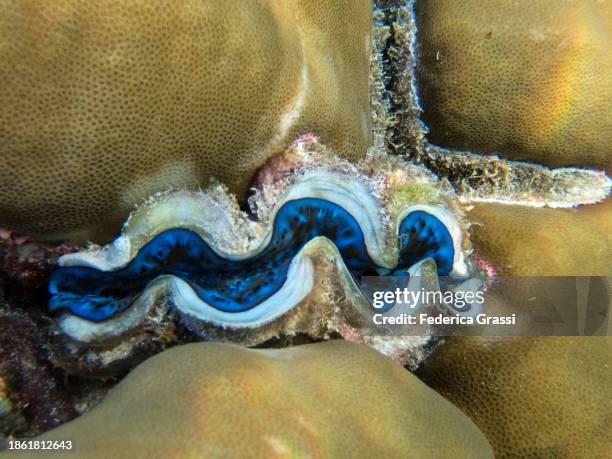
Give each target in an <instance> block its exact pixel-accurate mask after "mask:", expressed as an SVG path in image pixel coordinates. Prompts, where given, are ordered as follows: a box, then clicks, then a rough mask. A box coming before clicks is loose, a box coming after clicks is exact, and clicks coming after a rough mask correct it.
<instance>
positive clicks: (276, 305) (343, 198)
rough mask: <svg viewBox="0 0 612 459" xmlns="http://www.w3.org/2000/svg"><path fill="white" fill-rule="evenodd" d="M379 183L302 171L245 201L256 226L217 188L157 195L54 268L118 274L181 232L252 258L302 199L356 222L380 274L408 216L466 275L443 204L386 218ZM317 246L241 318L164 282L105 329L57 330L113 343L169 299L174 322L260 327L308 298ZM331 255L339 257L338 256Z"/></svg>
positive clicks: (458, 233) (390, 261) (170, 279)
mask: <svg viewBox="0 0 612 459" xmlns="http://www.w3.org/2000/svg"><path fill="white" fill-rule="evenodd" d="M347 170H348V172H347ZM383 182H384V174H375V175H374V177H371V176H369V175H366V174H365V173H362V172H359V171H358V170H357V169H356V168H354V167H351V168H349V169H345V170H332V169H329V168H326V167H324V166H317V167H314V168H311V169H309V170H303V171H300V173H299V174H295V175H294V176H293V177H292V178H291V179H290V180H289V181H288V182H283V183H282V184H281V185H280V186H277V187H276V188H275V189H271V190H270V191H269V192H266V190H263V191H261V192H260V195H259V197H258V199H259V201H257V200H253V201H252V202H251V201H249V204H250V205H251V208H252V209H251V212H252V214H257V216H258V220H257V221H253V220H252V219H251V217H250V216H249V214H247V213H246V212H244V211H241V210H239V207H238V204H237V201H236V200H235V198H234V197H233V196H231V195H229V194H228V193H227V192H226V191H225V189H224V188H223V187H221V186H217V187H216V188H215V187H212V188H211V189H210V190H209V191H206V192H202V191H200V192H190V191H185V190H183V191H174V192H168V193H162V194H159V195H157V196H155V197H153V198H152V199H151V200H149V202H147V203H146V204H145V205H144V206H142V207H140V208H139V209H137V210H136V211H135V212H133V213H132V215H131V216H130V217H129V218H128V221H127V222H126V224H125V225H124V227H123V230H122V233H121V235H120V236H119V237H118V238H117V239H115V240H114V241H113V242H112V243H111V244H109V245H106V246H104V247H92V248H90V249H88V250H84V251H82V252H78V253H73V254H68V255H64V256H63V257H61V258H60V259H59V261H58V264H59V265H60V266H64V267H68V266H86V267H91V268H96V269H99V270H101V271H113V270H117V269H121V268H122V267H124V266H126V265H127V264H128V263H129V262H130V260H131V259H132V258H133V257H134V255H135V254H136V253H137V251H138V250H140V249H141V248H142V246H144V244H146V243H147V242H149V241H150V240H151V239H153V238H154V237H155V236H156V235H157V234H159V233H161V232H163V231H165V230H168V229H171V228H181V227H182V228H188V229H191V230H193V231H195V232H196V233H197V234H198V235H199V236H200V237H202V239H203V240H204V241H206V242H207V243H208V244H209V245H210V247H211V248H212V249H213V250H214V251H215V252H216V253H217V254H218V255H220V256H222V257H224V258H226V259H229V260H241V259H245V258H251V257H253V256H255V255H257V254H258V253H260V252H261V251H263V250H264V249H265V248H266V247H267V246H268V244H269V242H270V240H271V237H272V233H273V222H274V220H275V218H276V215H277V213H278V212H279V210H280V209H281V208H282V206H283V205H284V204H285V203H287V202H288V201H292V200H297V199H301V198H319V199H324V200H327V201H329V202H332V203H334V204H337V205H339V206H341V207H342V208H344V209H345V210H346V211H347V212H349V213H350V215H351V216H353V218H355V220H356V221H357V223H358V224H359V226H360V228H361V230H362V232H363V235H364V241H365V244H366V249H367V251H368V254H369V256H370V258H371V259H372V261H373V262H374V263H375V264H376V265H378V266H379V267H381V268H387V269H392V268H394V267H395V266H396V264H397V258H398V247H397V238H398V235H397V229H398V228H399V225H400V223H401V221H402V220H403V219H404V218H405V217H406V216H407V215H408V214H409V213H411V212H413V211H424V212H427V213H429V214H431V215H433V216H434V217H436V218H438V219H439V220H440V221H441V222H442V223H443V224H444V225H445V226H446V228H447V229H448V231H449V233H450V235H451V237H452V240H453V249H454V259H453V269H452V271H451V273H450V276H452V277H458V278H462V277H465V276H467V275H468V274H469V271H470V269H469V268H468V264H467V263H466V260H465V256H466V254H465V252H464V250H463V249H462V245H463V237H464V234H463V231H462V229H461V226H460V224H459V221H458V220H457V218H456V217H455V216H454V214H453V213H451V211H450V210H448V209H447V208H446V205H445V204H444V203H443V201H441V202H440V203H439V204H436V205H432V204H422V203H420V204H419V203H406V207H405V208H404V209H403V210H402V211H401V212H400V213H399V214H397V211H393V215H390V211H389V210H388V209H387V208H386V207H385V202H388V201H387V200H386V196H384V194H385V193H386V192H385V191H384V184H383ZM429 185H430V186H431V185H432V183H429ZM381 190H383V191H382V192H381ZM381 195H383V196H381ZM321 239H323V240H325V241H327V243H330V244H331V241H329V240H328V239H326V238H324V237H317V238H314V239H313V240H311V241H309V242H308V243H307V244H305V245H304V247H302V249H301V250H300V251H299V252H298V253H297V254H296V255H295V256H294V258H293V259H292V261H291V264H290V267H289V271H288V273H287V279H286V281H285V283H284V284H283V285H282V287H281V288H280V290H279V291H277V292H276V293H275V294H273V295H272V296H270V297H269V298H268V299H266V300H265V301H263V302H262V303H261V304H259V305H257V306H256V307H254V308H252V309H250V310H248V311H243V312H237V313H228V312H223V311H220V310H218V309H216V308H214V307H212V306H211V305H209V304H207V303H206V302H205V301H203V300H202V299H201V298H200V297H199V296H198V295H197V294H196V292H195V291H194V290H193V289H192V288H191V286H190V285H189V284H188V283H187V282H185V281H184V280H182V279H180V278H178V277H175V276H168V275H165V276H160V277H158V278H156V279H154V280H152V281H151V282H150V283H149V284H148V285H147V286H146V287H145V289H144V291H143V292H142V293H141V294H140V296H139V297H138V298H137V299H136V300H135V302H134V303H133V304H132V305H131V306H130V307H129V308H128V309H127V310H125V311H123V312H122V313H120V314H117V315H116V316H115V317H112V318H110V319H108V320H106V321H104V322H92V321H89V320H87V319H82V318H80V317H77V316H74V315H71V314H69V313H64V314H62V315H61V316H60V319H59V325H60V328H61V329H62V330H63V332H64V333H66V334H67V335H69V336H70V337H72V338H74V339H76V340H78V341H83V342H93V341H96V340H97V339H100V338H112V337H118V336H121V335H122V334H124V333H126V332H128V331H129V330H131V329H133V328H134V327H135V326H137V325H138V324H139V323H141V322H142V321H143V320H144V319H146V317H147V315H148V314H149V311H150V310H151V307H152V306H154V303H155V301H156V300H157V299H159V298H166V299H169V304H170V305H171V306H173V307H174V308H175V309H176V310H177V312H178V313H179V315H184V316H187V317H189V318H193V319H195V320H197V321H201V322H203V323H206V324H210V325H213V326H216V327H219V328H228V329H237V330H240V329H246V328H257V327H260V326H262V325H266V324H268V323H270V322H272V321H274V320H275V319H277V318H279V317H281V316H283V315H284V314H286V313H288V311H289V310H291V309H293V308H294V307H295V306H297V305H298V304H299V303H300V302H302V301H303V300H304V299H305V298H306V297H307V296H308V294H309V293H311V291H312V288H313V285H314V281H315V274H316V273H315V268H314V266H313V264H312V260H311V256H310V255H305V253H306V252H305V250H306V249H307V247H314V246H313V245H312V244H314V243H315V241H317V240H321ZM337 256H338V257H340V255H339V253H338V255H337ZM337 261H338V265H339V266H340V269H341V270H342V271H343V272H345V273H346V274H347V275H348V271H347V268H346V266H344V264H343V263H342V261H341V258H339V259H338V260H337ZM415 266H416V265H415ZM344 277H346V276H344ZM348 277H351V276H348ZM351 279H352V278H351Z"/></svg>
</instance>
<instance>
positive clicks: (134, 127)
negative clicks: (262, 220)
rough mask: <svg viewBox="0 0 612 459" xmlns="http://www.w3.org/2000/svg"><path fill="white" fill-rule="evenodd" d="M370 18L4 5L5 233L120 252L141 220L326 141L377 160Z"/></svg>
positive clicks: (1, 186) (341, 6)
mask: <svg viewBox="0 0 612 459" xmlns="http://www.w3.org/2000/svg"><path fill="white" fill-rule="evenodd" d="M370 29H371V5H370V2H368V1H365V0H360V1H342V2H338V1H333V2H328V1H318V0H310V1H295V0H292V1H284V2H277V1H266V0H259V1H256V0H252V1H244V2H241V4H240V8H239V9H237V8H229V7H228V6H227V5H226V4H224V3H222V2H218V1H214V0H206V1H201V0H191V1H186V2H179V3H176V2H174V3H172V2H164V3H155V4H151V3H150V2H147V1H142V0H130V1H128V2H125V1H118V0H105V1H101V2H81V1H76V0H61V1H53V2H51V1H46V2H42V3H41V2H34V1H30V0H27V1H23V2H17V3H15V2H10V1H2V2H0V42H1V43H2V47H1V48H0V81H2V85H3V88H2V91H1V93H0V107H2V109H1V110H0V139H1V140H2V141H1V142H0V215H1V219H0V220H1V221H0V224H1V225H5V226H7V227H9V228H11V229H16V230H20V231H23V232H27V233H30V234H38V235H42V236H44V237H45V238H73V239H80V240H82V239H87V238H92V239H97V240H108V239H110V237H111V236H112V235H113V233H115V232H116V231H118V229H119V226H120V223H121V221H122V219H123V218H124V217H125V216H126V215H127V213H128V212H129V211H130V210H131V209H132V208H133V206H134V205H135V204H137V203H139V202H141V201H142V200H143V199H144V198H147V197H148V196H150V195H151V194H153V193H155V192H158V191H162V190H165V189H167V188H169V187H175V188H180V187H189V188H198V187H203V186H206V185H207V184H208V180H209V178H210V177H216V178H217V179H219V180H221V181H223V182H225V183H226V184H227V185H228V187H229V188H230V190H231V191H233V192H237V193H238V194H240V195H244V193H245V191H246V190H247V187H248V186H249V183H250V180H251V177H252V175H253V173H254V172H255V171H256V169H257V168H258V167H259V166H261V165H262V164H263V163H264V162H265V161H266V160H267V159H268V158H270V157H271V156H272V155H273V154H275V153H277V152H278V151H279V150H282V149H283V148H284V147H286V146H287V144H288V143H289V142H290V141H291V140H292V139H293V138H294V137H296V136H298V135H300V134H303V133H306V132H316V133H317V134H318V135H319V136H320V138H321V140H322V141H323V142H325V143H327V144H328V145H330V146H331V147H333V148H334V150H335V151H337V152H338V153H339V154H342V155H344V156H346V157H349V158H353V159H355V158H358V157H361V156H363V155H364V154H365V151H366V148H367V146H368V145H369V141H370V140H369V136H370V134H369V105H368V68H369V60H370Z"/></svg>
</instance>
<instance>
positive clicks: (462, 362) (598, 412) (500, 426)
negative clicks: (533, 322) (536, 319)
mask: <svg viewBox="0 0 612 459" xmlns="http://www.w3.org/2000/svg"><path fill="white" fill-rule="evenodd" d="M611 356H612V338H611V337H581V338H573V337H519V338H479V337H454V338H449V339H448V341H447V343H445V344H444V345H443V346H441V347H440V348H439V349H438V350H437V351H436V352H435V353H434V354H433V356H432V357H431V358H430V359H429V360H427V362H426V363H425V365H424V366H423V367H422V368H420V369H419V371H418V372H417V374H418V376H419V377H421V378H423V379H424V380H425V382H426V383H427V384H429V385H430V386H431V387H433V388H434V389H435V390H436V391H438V392H440V393H441V394H442V395H444V396H445V397H447V398H448V399H449V400H450V401H452V402H453V403H455V404H456V405H457V406H459V407H460V408H461V409H462V410H463V411H464V412H465V413H466V414H468V415H469V416H470V417H471V418H472V420H473V421H474V422H475V423H476V424H477V425H478V426H479V427H480V428H481V429H482V430H483V432H484V433H485V435H487V437H488V439H489V440H490V441H491V444H492V446H493V449H494V450H495V454H496V457H500V458H506V457H512V458H527V457H529V458H532V457H541V458H548V457H550V458H558V457H563V458H584V457H593V458H595V457H601V458H603V457H610V456H611V455H612V430H610V419H611V416H612V409H611V406H610V396H611V395H612V394H611V392H610V380H611V379H612V365H611V364H610V363H611V362H610V360H611Z"/></svg>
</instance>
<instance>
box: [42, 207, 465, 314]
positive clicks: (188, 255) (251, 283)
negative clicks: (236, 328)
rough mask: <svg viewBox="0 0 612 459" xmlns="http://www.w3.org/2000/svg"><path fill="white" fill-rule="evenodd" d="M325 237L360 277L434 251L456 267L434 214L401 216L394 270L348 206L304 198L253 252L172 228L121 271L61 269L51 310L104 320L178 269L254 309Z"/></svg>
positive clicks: (231, 305)
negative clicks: (232, 253)
mask: <svg viewBox="0 0 612 459" xmlns="http://www.w3.org/2000/svg"><path fill="white" fill-rule="evenodd" d="M318 236H323V237H326V238H328V239H329V240H331V241H332V242H333V243H334V244H335V245H336V247H337V248H338V251H339V252H340V254H341V256H342V259H343V261H344V263H345V265H346V267H347V268H348V270H349V271H350V272H351V274H352V275H353V276H354V278H355V279H356V280H357V279H359V277H360V276H361V275H363V274H366V273H371V272H377V273H378V274H385V275H392V274H393V273H394V271H397V270H405V269H407V268H409V267H410V266H412V265H414V264H415V263H417V262H419V261H421V260H424V259H426V258H429V257H431V258H433V259H434V261H435V262H436V265H437V268H438V274H439V275H446V274H449V273H450V272H451V271H452V269H453V260H454V255H455V254H454V251H455V249H454V245H453V238H452V236H451V234H450V232H449V230H448V228H447V227H446V226H445V225H444V223H442V222H441V221H440V220H439V219H438V218H436V217H435V216H434V215H432V214H431V213H428V212H426V211H424V210H414V211H412V212H410V213H409V214H408V215H406V216H405V217H404V218H403V220H402V221H401V222H400V224H399V228H398V249H399V257H398V262H397V265H396V266H395V268H394V269H393V270H389V269H386V268H382V267H380V266H377V265H376V263H374V262H373V261H372V259H371V257H370V255H369V254H368V250H367V247H366V244H365V241H364V235H363V231H362V229H361V227H360V226H359V224H358V223H357V221H356V220H355V218H354V217H353V216H352V215H351V214H350V213H349V212H347V211H346V210H345V209H343V208H342V207H341V206H339V205H338V204H335V203H332V202H330V201H327V200H324V199H319V198H301V199H295V200H291V201H288V202H286V203H285V204H284V205H283V206H282V207H281V208H280V209H279V211H278V213H277V214H276V218H275V220H274V224H273V232H272V237H271V239H270V242H269V244H268V245H267V247H265V248H264V249H263V250H261V251H260V252H259V253H257V254H255V255H253V256H251V257H249V258H243V259H236V258H231V259H230V258H226V257H223V256H221V255H219V254H218V253H217V252H215V250H214V249H213V248H212V247H211V246H210V245H209V244H208V242H207V241H205V240H204V239H202V237H201V236H200V235H198V234H196V233H195V232H193V231H191V230H189V229H185V228H173V229H169V230H166V231H163V232H161V233H160V234H158V235H157V236H155V237H154V238H153V239H151V240H150V241H149V242H148V243H146V244H145V245H144V246H143V247H142V248H141V249H140V250H139V251H138V253H137V254H136V256H135V257H134V258H133V259H132V260H131V261H130V262H129V263H128V264H127V265H125V266H124V267H121V268H119V269H116V270H112V271H102V270H100V269H97V268H92V267H84V266H70V267H59V268H58V269H57V270H56V271H55V272H54V273H53V275H52V277H51V281H50V284H49V292H50V294H51V299H50V301H49V309H50V310H51V311H69V312H71V313H72V314H74V315H76V316H78V317H81V318H83V319H88V320H91V321H104V320H107V319H110V318H112V317H114V316H115V315H116V314H119V313H121V312H122V311H124V310H126V309H127V308H129V306H130V305H131V304H132V303H133V302H134V301H135V300H136V298H138V296H139V295H140V294H141V293H142V292H143V291H144V290H145V289H146V287H147V284H149V282H151V281H153V280H154V279H156V278H158V277H159V276H163V275H171V276H176V277H178V278H180V279H182V280H183V281H185V282H187V283H188V284H189V286H190V287H191V288H192V289H193V290H194V291H195V293H196V294H197V295H198V297H199V298H200V299H201V300H202V301H204V302H205V303H207V304H208V305H210V306H211V307H213V308H215V309H217V310H219V311H223V312H227V313H238V312H243V311H248V310H251V309H253V308H256V307H257V305H259V304H260V303H262V302H263V301H265V300H266V299H267V298H269V297H270V296H272V295H274V294H275V293H276V292H278V291H279V289H280V288H281V287H282V286H283V284H284V283H285V281H286V280H287V273H288V271H289V266H290V264H291V261H292V260H293V258H294V257H295V256H296V255H297V254H298V253H299V251H300V250H301V249H302V248H303V247H304V245H305V244H306V243H308V242H309V241H310V240H312V239H313V238H315V237H318Z"/></svg>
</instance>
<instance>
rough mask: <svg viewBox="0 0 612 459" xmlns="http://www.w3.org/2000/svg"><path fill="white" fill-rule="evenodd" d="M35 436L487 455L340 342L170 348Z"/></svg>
mask: <svg viewBox="0 0 612 459" xmlns="http://www.w3.org/2000/svg"><path fill="white" fill-rule="evenodd" d="M93 432H95V435H92V433H93ZM40 439H71V440H72V442H73V445H74V451H75V452H78V455H79V456H80V457H87V458H97V457H100V458H102V457H104V458H106V457H130V458H140V457H148V458H152V457H160V458H161V457H163V458H165V457H202V456H206V457H244V456H245V455H249V456H259V457H406V458H409V457H414V458H417V457H438V458H442V457H456V455H457V454H458V453H460V454H462V455H465V456H467V457H482V458H484V457H492V453H491V450H490V447H489V445H488V444H487V441H486V440H485V439H484V436H483V435H482V433H481V432H480V431H478V429H476V427H475V426H474V424H473V423H472V422H471V421H470V420H469V419H468V418H467V417H465V416H464V415H463V414H461V412H460V411H459V410H458V409H457V408H455V407H454V406H453V405H451V404H450V403H449V402H447V401H446V400H444V399H443V398H442V397H441V396H440V395H438V394H437V393H435V392H434V391H432V390H430V389H429V388H428V387H427V386H426V385H425V384H423V383H422V382H421V381H419V380H418V379H417V378H416V377H414V376H413V375H412V374H411V373H409V372H408V371H406V370H405V369H403V368H402V367H401V366H399V365H397V364H395V363H393V362H392V361H391V360H389V359H387V358H385V357H382V356H381V355H380V354H378V353H377V352H375V351H373V350H371V349H369V348H367V347H365V346H360V345H356V344H349V343H346V342H343V341H332V342H326V343H319V344H313V345H304V346H297V347H293V348H289V349H283V350H248V349H245V348H241V347H237V346H234V345H221V344H190V345H186V346H182V347H176V348H173V349H171V350H169V351H166V352H164V353H162V354H159V355H158V356H156V357H153V358H151V359H149V360H147V361H146V362H145V363H143V364H141V365H140V366H139V367H137V368H136V369H135V370H134V371H133V372H132V373H130V374H129V375H128V376H127V377H126V379H125V380H124V381H122V382H121V383H120V384H119V385H117V386H116V387H115V388H114V389H113V390H112V391H111V393H110V394H109V395H108V397H107V398H106V399H105V400H104V401H103V402H102V403H101V404H100V405H99V406H98V407H96V408H94V409H93V410H92V411H90V412H89V413H87V414H85V415H83V416H82V417H81V418H79V419H77V420H75V421H73V422H70V423H68V424H66V425H64V426H62V427H60V428H58V429H55V430H53V431H51V432H48V433H47V434H45V435H43V436H42V437H40ZM64 454H65V452H58V453H57V455H58V456H62V455H64ZM23 457H28V456H27V455H23Z"/></svg>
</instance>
